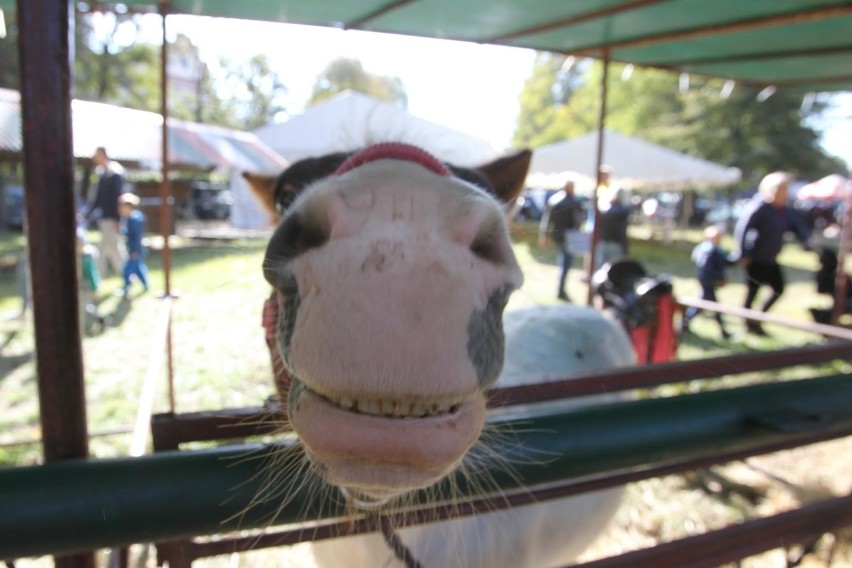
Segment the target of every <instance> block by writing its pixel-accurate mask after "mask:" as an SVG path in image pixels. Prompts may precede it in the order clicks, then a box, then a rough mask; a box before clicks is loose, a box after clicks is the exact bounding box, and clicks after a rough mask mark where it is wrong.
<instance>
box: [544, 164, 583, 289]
mask: <svg viewBox="0 0 852 568" xmlns="http://www.w3.org/2000/svg"><path fill="white" fill-rule="evenodd" d="M582 221H583V210H582V207H581V206H580V204H579V203H578V202H577V200H576V199H575V197H574V182H573V181H571V180H568V181H567V182H566V183H565V186H564V187H563V188H562V191H560V192H558V193H555V194H554V195H553V196H551V198H550V199H548V201H547V207H546V208H545V212H544V216H543V217H542V218H541V223H540V225H539V230H538V240H539V244H540V245H541V246H542V247H546V246H547V241H548V237H549V238H550V239H552V240H553V242H554V244H555V245H556V249H557V254H558V261H559V283H558V287H557V289H556V290H557V292H556V297H557V298H559V299H560V300H564V301H566V302H570V301H571V300H570V298H569V297H568V293H567V292H566V291H565V281H566V280H567V278H568V271H569V270H570V269H571V263H572V262H573V260H574V254H573V251H572V248H571V247H572V243H571V240H572V239H571V234H572V233H573V232H575V231H577V229H579V228H580V225H581V223H582Z"/></svg>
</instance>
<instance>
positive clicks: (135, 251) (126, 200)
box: [119, 193, 148, 297]
mask: <svg viewBox="0 0 852 568" xmlns="http://www.w3.org/2000/svg"><path fill="white" fill-rule="evenodd" d="M119 204H120V208H121V216H122V217H123V218H124V225H123V227H122V232H123V233H124V235H125V237H126V238H127V262H125V263H124V270H123V276H124V289H123V291H122V295H123V296H124V297H127V293H128V290H129V289H130V277H131V276H136V278H137V279H138V280H139V283H140V284H142V287H143V288H144V290H145V291H146V292H147V291H148V267H147V266H146V265H145V246H144V245H143V243H142V237H143V236H144V235H145V214H144V213H142V211H140V210H139V209H137V207H138V206H139V198H138V197H136V196H135V195H134V194H132V193H125V194H123V195H122V196H121V197H119Z"/></svg>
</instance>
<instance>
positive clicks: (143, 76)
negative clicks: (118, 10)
mask: <svg viewBox="0 0 852 568" xmlns="http://www.w3.org/2000/svg"><path fill="white" fill-rule="evenodd" d="M93 18H94V15H93V14H91V13H77V17H76V21H75V29H74V44H75V45H74V96H75V98H79V99H84V100H90V101H98V102H105V103H110V104H114V105H119V106H125V107H129V108H135V109H140V110H148V111H156V110H157V109H158V108H159V106H160V103H159V101H160V78H159V73H158V72H157V70H158V69H159V65H160V51H159V49H157V48H156V47H155V46H153V45H151V44H147V43H141V42H139V41H136V39H135V36H136V33H138V31H139V23H138V21H137V20H136V19H135V18H134V17H133V16H131V15H128V14H123V15H119V14H110V13H108V14H105V15H104V16H103V17H102V18H101V20H102V25H101V26H100V27H99V28H98V30H97V31H96V30H95V26H94V20H93ZM128 30H130V31H129V32H128ZM126 36H131V37H133V40H131V41H126V40H124V41H119V38H123V37H126Z"/></svg>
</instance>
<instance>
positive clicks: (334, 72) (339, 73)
mask: <svg viewBox="0 0 852 568" xmlns="http://www.w3.org/2000/svg"><path fill="white" fill-rule="evenodd" d="M347 89H351V90H353V91H358V92H360V93H364V94H366V95H370V96H372V97H375V98H377V99H381V100H384V101H389V102H392V103H399V104H400V105H402V106H407V105H408V96H407V95H406V93H405V87H404V86H403V84H402V81H401V80H400V79H399V77H383V76H380V75H374V74H372V73H368V72H367V71H365V70H364V67H363V66H362V65H361V62H360V61H358V60H357V59H346V58H341V59H335V60H334V61H332V62H331V63H329V64H328V66H327V67H326V68H325V70H323V72H322V73H320V75H319V76H318V77H317V80H316V83H314V88H313V91H312V92H311V96H310V98H309V99H308V106H311V105H315V104H316V103H318V102H320V101H323V100H325V99H327V98H329V97H331V96H333V95H336V94H337V93H340V92H343V91H345V90H347Z"/></svg>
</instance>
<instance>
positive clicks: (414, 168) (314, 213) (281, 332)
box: [264, 145, 528, 501]
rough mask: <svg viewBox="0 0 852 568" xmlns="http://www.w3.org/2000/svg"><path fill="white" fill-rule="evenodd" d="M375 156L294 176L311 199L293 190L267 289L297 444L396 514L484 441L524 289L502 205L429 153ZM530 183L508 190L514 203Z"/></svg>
mask: <svg viewBox="0 0 852 568" xmlns="http://www.w3.org/2000/svg"><path fill="white" fill-rule="evenodd" d="M362 152H366V157H365V154H356V155H355V156H352V157H348V158H347V157H346V156H343V157H342V159H341V157H340V156H339V155H338V156H336V157H332V158H328V160H329V163H328V164H327V165H326V166H325V167H324V168H320V173H326V171H325V170H327V169H328V168H330V167H335V169H337V171H338V173H337V174H336V175H332V176H329V177H322V176H321V175H316V174H317V172H316V171H314V170H313V168H314V165H315V164H316V160H314V163H313V164H311V165H310V167H306V165H305V164H304V163H302V164H295V165H294V166H292V167H291V168H290V170H294V168H295V171H296V172H298V171H299V170H300V168H301V169H306V170H309V171H310V172H311V173H309V174H308V175H307V177H308V178H309V179H315V178H317V177H319V178H320V179H319V181H316V182H315V183H312V184H303V183H301V182H299V181H298V180H297V181H294V179H293V172H292V171H290V170H288V172H289V173H288V172H285V173H284V174H283V175H282V178H281V179H279V183H278V202H279V203H280V202H281V201H286V202H288V205H289V202H290V201H292V204H291V205H289V207H287V208H286V212H285V213H284V215H283V217H282V219H281V223H280V225H279V226H278V228H277V229H276V231H275V233H274V234H273V237H272V239H271V240H270V243H269V246H268V249H267V253H266V257H265V260H264V275H265V277H266V279H267V280H268V281H269V282H270V284H272V286H273V287H274V288H275V290H276V297H277V303H278V312H279V315H278V320H277V324H276V339H277V347H278V353H279V355H280V357H281V360H282V361H283V363H284V367H285V368H286V372H287V374H288V375H289V389H288V390H289V392H288V393H280V394H281V395H282V398H283V397H284V396H285V395H286V397H287V401H288V403H287V407H288V413H289V419H290V422H291V424H292V426H293V428H294V430H295V431H296V433H297V434H298V436H299V438H300V439H301V441H302V442H303V444H304V447H305V449H306V451H307V454H308V455H309V457H310V458H311V460H312V461H313V462H314V464H315V465H317V466H319V467H318V469H319V470H320V471H321V472H322V473H323V475H324V477H325V478H326V480H327V481H328V482H329V483H332V484H334V485H337V486H339V487H342V488H344V489H345V490H347V491H348V492H349V493H350V494H351V495H353V496H356V497H357V498H359V499H361V500H362V501H364V500H371V501H383V500H386V499H387V498H389V497H393V496H395V495H398V494H401V493H404V492H407V491H410V490H413V489H418V488H423V487H427V486H429V485H432V484H433V483H435V482H436V481H438V480H439V479H441V478H442V477H444V476H445V475H447V474H448V473H449V472H451V471H452V470H453V469H454V468H455V467H456V466H457V465H458V464H459V462H460V461H461V460H462V458H463V457H464V455H465V453H466V452H467V450H468V449H469V448H470V447H471V445H473V443H474V442H475V441H476V440H477V438H478V436H479V434H480V431H481V429H482V425H483V420H484V410H485V400H484V396H483V391H484V389H486V388H487V387H489V386H490V385H491V384H493V382H494V381H495V380H496V379H497V376H498V375H499V373H500V370H501V368H502V362H503V342H504V337H503V329H502V313H503V308H504V307H505V305H506V302H507V301H508V298H509V295H510V293H511V292H512V291H513V290H514V289H516V288H517V287H519V286H520V284H521V282H522V275H521V272H520V269H519V267H518V264H517V261H516V259H515V257H514V254H513V253H512V249H511V246H510V243H509V238H508V232H507V229H506V225H505V221H504V212H503V209H502V207H501V203H500V202H499V201H498V200H497V199H496V198H495V197H494V196H492V195H490V194H489V193H487V192H486V191H485V190H483V189H482V188H480V187H477V186H476V185H474V184H472V183H470V182H467V181H464V180H462V179H460V177H458V176H456V175H453V173H452V172H451V171H450V170H448V169H447V168H446V167H445V166H443V164H440V163H438V162H437V161H436V160H434V158H431V156H428V155H427V154H425V153H424V152H422V151H419V150H417V149H412V148H411V147H406V146H402V145H381V147H380V148H378V149H376V148H375V147H374V148H370V149H367V150H365V151H362ZM347 159H348V161H346V160H347ZM520 159H521V160H522V161H523V160H526V163H527V164H528V156H522V157H521V158H520ZM342 161H343V162H344V164H343V165H342V166H340V164H341V162H342ZM347 164H348V165H347ZM498 169H501V168H498ZM509 169H515V170H517V168H516V167H514V166H512V167H510V168H509ZM522 169H523V170H524V172H523V173H525V168H522ZM455 171H456V172H458V170H455ZM485 171H486V172H487V171H488V169H487V168H486V170H485ZM501 171H503V170H501ZM461 175H462V176H464V177H465V178H467V179H471V180H474V181H475V180H477V179H483V178H482V177H481V174H479V173H476V172H461ZM478 176H479V177H478ZM497 177H499V176H497ZM303 178H304V176H301V177H298V179H303ZM282 180H283V181H282ZM485 183H489V182H485ZM521 183H522V178H521ZM521 183H517V182H515V183H514V186H517V188H515V187H512V188H510V189H507V188H508V185H507V184H506V183H505V182H503V183H502V185H501V182H500V181H499V180H498V182H497V184H496V185H497V187H502V189H503V191H504V193H505V194H506V195H504V197H506V198H507V199H512V198H513V195H511V194H512V193H513V192H516V191H518V190H519V189H520V186H521ZM303 185H307V187H305V188H304V191H300V190H301V189H302V186H303ZM509 185H512V184H509ZM297 193H299V195H298V197H296V198H295V200H294V201H293V200H292V196H293V195H294V194H297ZM281 209H283V208H281ZM284 384H285V383H284V382H282V381H279V385H284ZM281 388H285V387H281Z"/></svg>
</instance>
